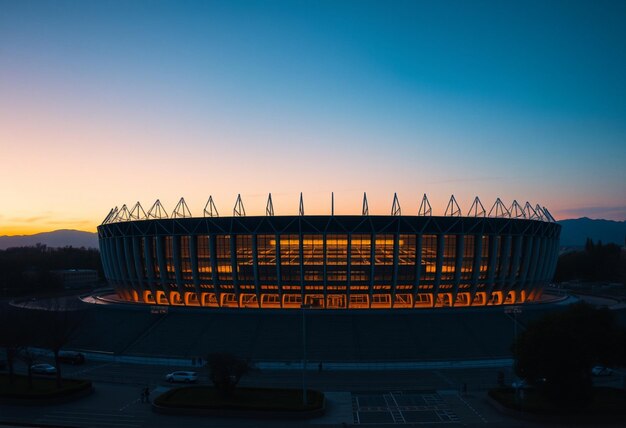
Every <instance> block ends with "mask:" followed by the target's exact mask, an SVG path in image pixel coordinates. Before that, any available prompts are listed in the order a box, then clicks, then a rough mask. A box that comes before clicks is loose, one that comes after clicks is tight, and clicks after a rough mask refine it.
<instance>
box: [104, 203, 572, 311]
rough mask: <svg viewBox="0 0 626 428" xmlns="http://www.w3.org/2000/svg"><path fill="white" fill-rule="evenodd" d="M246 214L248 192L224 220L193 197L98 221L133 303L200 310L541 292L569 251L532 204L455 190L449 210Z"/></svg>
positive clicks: (483, 299) (418, 302) (110, 270)
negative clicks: (463, 205) (489, 201)
mask: <svg viewBox="0 0 626 428" xmlns="http://www.w3.org/2000/svg"><path fill="white" fill-rule="evenodd" d="M333 211H334V209H331V214H330V215H304V209H303V202H302V195H301V196H300V213H299V215H294V216H275V215H274V210H273V205H272V199H271V194H270V195H269V197H268V202H267V207H266V215H265V216H246V215H245V209H244V207H243V202H242V200H241V197H240V196H238V197H237V202H236V203H235V206H234V208H233V215H232V216H228V217H220V216H219V215H218V213H217V209H216V207H215V204H214V203H213V200H212V198H211V197H210V198H209V201H208V202H207V204H206V206H205V208H204V213H203V214H204V215H203V217H193V216H192V215H191V213H190V210H189V208H188V207H187V205H186V203H185V201H184V199H182V198H181V200H180V201H179V203H178V205H177V206H176V208H175V209H174V211H173V212H172V213H171V215H168V214H167V212H166V211H165V209H164V208H163V206H162V205H161V203H160V202H159V201H158V200H157V201H156V202H155V203H154V205H153V206H152V207H151V208H150V210H148V212H147V213H146V212H145V211H144V209H143V208H142V206H141V205H140V204H139V202H137V204H136V205H135V206H134V207H133V208H132V209H129V208H128V207H127V206H126V205H124V206H122V208H121V209H118V208H114V209H112V210H111V211H110V212H109V215H108V216H107V217H106V218H105V220H104V221H103V223H102V224H101V225H100V226H99V227H98V236H99V243H100V251H101V257H102V263H103V267H104V271H105V276H106V279H107V281H108V282H109V284H110V285H111V286H112V287H113V288H114V289H115V292H116V298H117V299H119V300H120V301H124V302H133V303H138V304H149V305H167V306H170V307H173V306H187V307H198V308H203V307H206V308H233V309H234V308H245V309H259V310H261V309H274V310H282V309H286V310H288V309H300V308H303V307H304V308H311V309H327V310H376V309H381V310H383V309H386V310H396V309H404V310H419V309H427V308H444V307H448V308H456V307H475V306H476V307H480V306H499V305H508V304H515V305H518V304H524V303H529V302H536V301H538V300H539V299H540V297H541V295H542V291H543V288H544V286H545V285H547V284H548V282H549V281H550V280H551V278H552V276H553V274H554V269H555V266H556V260H557V256H558V244H559V234H560V226H559V225H558V224H556V222H555V221H554V218H553V217H552V216H551V215H550V213H549V211H548V210H547V209H546V208H544V207H541V206H539V205H535V207H533V206H532V205H531V204H530V203H528V202H526V204H525V205H524V206H521V205H520V204H518V203H517V202H516V201H514V202H513V203H512V204H511V206H510V207H508V208H507V207H506V206H505V205H504V204H503V203H502V201H501V200H500V199H497V200H496V202H495V203H494V204H493V206H492V207H491V209H490V210H489V211H488V212H487V211H486V210H485V208H484V206H483V205H482V203H481V202H480V200H479V199H478V198H476V199H475V200H474V203H473V204H472V206H471V207H470V209H469V210H468V212H467V215H465V216H462V215H461V209H460V207H459V205H458V204H457V202H456V200H455V198H454V196H452V197H451V198H450V201H449V203H448V206H447V208H446V211H445V215H443V216H434V215H432V209H431V206H430V203H429V201H428V199H427V197H426V195H424V198H423V199H422V202H421V205H420V209H419V212H418V213H417V215H402V213H401V210H400V204H399V202H398V199H397V196H395V195H394V200H393V206H392V209H391V214H390V215H369V209H368V205H367V197H366V195H364V198H363V210H362V213H361V215H334V212H333Z"/></svg>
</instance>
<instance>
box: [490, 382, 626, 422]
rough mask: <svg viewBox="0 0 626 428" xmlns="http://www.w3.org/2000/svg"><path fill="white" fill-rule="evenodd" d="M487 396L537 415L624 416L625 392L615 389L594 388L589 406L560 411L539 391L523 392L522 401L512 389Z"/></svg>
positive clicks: (625, 408)
mask: <svg viewBox="0 0 626 428" xmlns="http://www.w3.org/2000/svg"><path fill="white" fill-rule="evenodd" d="M489 396H490V397H491V398H493V399H494V400H496V401H497V402H499V403H500V404H501V405H503V406H504V407H507V408H509V409H514V410H523V411H524V412H528V413H535V414H538V415H559V414H565V413H566V414H568V415H586V416H593V415H598V416H607V415H624V416H626V391H624V390H622V389H617V388H609V387H595V388H593V399H592V401H591V402H590V403H589V405H587V406H584V407H580V408H577V409H574V410H572V409H566V410H564V409H562V408H560V407H557V406H555V405H553V404H552V403H551V402H550V400H548V399H547V398H546V397H545V395H544V394H543V392H542V391H541V390H539V389H527V390H525V391H524V400H523V401H520V400H519V398H517V397H516V396H515V390H514V389H513V388H497V389H491V390H489Z"/></svg>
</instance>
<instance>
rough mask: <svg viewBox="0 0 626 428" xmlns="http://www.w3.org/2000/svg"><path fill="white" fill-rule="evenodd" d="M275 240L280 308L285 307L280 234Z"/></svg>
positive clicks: (276, 235)
mask: <svg viewBox="0 0 626 428" xmlns="http://www.w3.org/2000/svg"><path fill="white" fill-rule="evenodd" d="M274 237H275V238H274V240H275V241H276V243H275V245H276V286H277V287H278V302H279V304H280V307H281V308H282V307H283V279H282V277H281V268H280V263H281V260H280V234H279V233H277V234H275V235H274Z"/></svg>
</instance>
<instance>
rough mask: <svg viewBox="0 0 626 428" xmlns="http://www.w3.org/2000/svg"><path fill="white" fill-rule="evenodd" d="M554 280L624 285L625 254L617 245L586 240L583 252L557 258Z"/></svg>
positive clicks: (625, 275)
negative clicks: (618, 283)
mask: <svg viewBox="0 0 626 428" xmlns="http://www.w3.org/2000/svg"><path fill="white" fill-rule="evenodd" d="M554 280H555V281H556V282H563V281H571V280H582V281H605V282H621V283H622V284H624V285H626V252H624V251H622V249H621V248H620V246H619V245H616V244H602V241H598V242H597V243H596V242H593V240H592V239H590V238H587V242H586V243H585V248H584V250H582V251H573V252H569V253H565V254H562V255H561V256H560V257H559V260H558V263H557V266H556V272H555V275H554Z"/></svg>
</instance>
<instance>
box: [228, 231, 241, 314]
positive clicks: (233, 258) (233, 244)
mask: <svg viewBox="0 0 626 428" xmlns="http://www.w3.org/2000/svg"><path fill="white" fill-rule="evenodd" d="M230 266H231V270H232V275H231V277H232V281H233V293H235V299H236V300H237V306H239V305H241V298H240V296H241V290H240V289H239V272H238V271H237V235H235V234H233V233H231V234H230Z"/></svg>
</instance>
